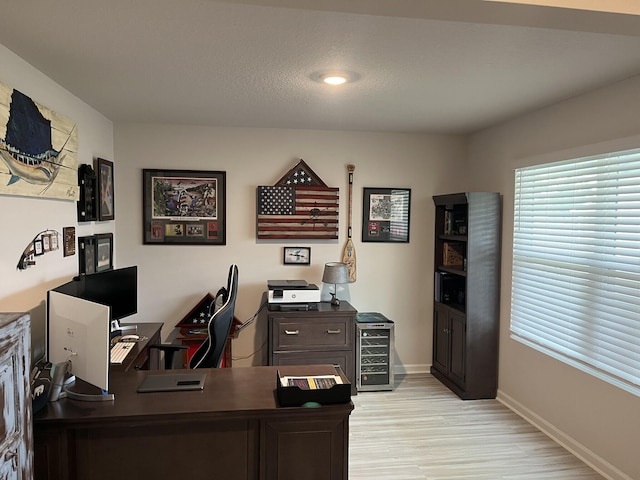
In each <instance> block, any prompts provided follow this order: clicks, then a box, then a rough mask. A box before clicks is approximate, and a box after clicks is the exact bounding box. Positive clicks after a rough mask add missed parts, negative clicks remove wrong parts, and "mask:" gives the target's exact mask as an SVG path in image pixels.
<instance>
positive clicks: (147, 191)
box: [142, 169, 227, 245]
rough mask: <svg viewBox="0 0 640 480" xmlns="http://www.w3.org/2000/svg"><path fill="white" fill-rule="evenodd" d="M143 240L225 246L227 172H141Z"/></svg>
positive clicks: (174, 243)
mask: <svg viewBox="0 0 640 480" xmlns="http://www.w3.org/2000/svg"><path fill="white" fill-rule="evenodd" d="M142 177H143V179H142V182H143V183H142V185H143V188H142V209H143V230H144V231H143V241H144V243H145V244H147V245H149V244H158V245H226V234H227V229H226V193H225V189H226V172H218V171H205V170H150V169H144V170H143V171H142Z"/></svg>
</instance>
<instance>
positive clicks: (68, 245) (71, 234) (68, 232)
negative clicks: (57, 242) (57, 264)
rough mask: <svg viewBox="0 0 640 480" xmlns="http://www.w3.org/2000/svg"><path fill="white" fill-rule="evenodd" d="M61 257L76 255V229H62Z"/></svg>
mask: <svg viewBox="0 0 640 480" xmlns="http://www.w3.org/2000/svg"><path fill="white" fill-rule="evenodd" d="M62 241H63V256H65V257H69V256H71V255H75V254H76V227H63V228H62Z"/></svg>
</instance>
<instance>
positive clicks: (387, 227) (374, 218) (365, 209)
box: [362, 187, 411, 243]
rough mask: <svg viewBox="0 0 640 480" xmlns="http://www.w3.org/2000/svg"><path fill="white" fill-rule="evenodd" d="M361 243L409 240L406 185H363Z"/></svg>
mask: <svg viewBox="0 0 640 480" xmlns="http://www.w3.org/2000/svg"><path fill="white" fill-rule="evenodd" d="M362 198H363V200H362V241H363V242H388V243H408V242H409V217H410V214H411V189H410V188H371V187H365V188H364V195H363V197H362Z"/></svg>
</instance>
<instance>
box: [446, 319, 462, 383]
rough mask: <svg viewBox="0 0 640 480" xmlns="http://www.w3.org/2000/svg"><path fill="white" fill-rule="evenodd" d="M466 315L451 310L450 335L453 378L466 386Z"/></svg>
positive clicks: (451, 373) (451, 372)
mask: <svg viewBox="0 0 640 480" xmlns="http://www.w3.org/2000/svg"><path fill="white" fill-rule="evenodd" d="M465 329H466V321H465V316H464V315H463V314H461V313H457V312H449V332H450V333H449V335H450V337H451V356H450V359H451V363H450V367H451V368H450V375H451V379H452V380H453V381H455V382H456V383H458V384H459V385H460V386H461V387H464V376H465V368H464V365H465V342H466V333H465Z"/></svg>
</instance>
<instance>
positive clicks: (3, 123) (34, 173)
mask: <svg viewBox="0 0 640 480" xmlns="http://www.w3.org/2000/svg"><path fill="white" fill-rule="evenodd" d="M77 151H78V134H77V127H76V124H75V123H74V122H72V121H71V120H69V119H68V118H66V117H65V116H63V115H61V114H59V113H56V112H54V111H53V110H50V109H48V108H47V107H44V106H42V105H39V104H38V103H36V102H34V101H33V100H32V99H31V98H30V97H28V96H27V95H25V94H24V93H22V92H20V91H18V90H15V89H13V88H11V87H9V86H7V85H5V84H3V83H0V160H1V161H0V194H6V195H22V196H32V197H41V198H58V199H65V200H78V196H79V194H78V193H79V189H78V174H77V172H78V160H77Z"/></svg>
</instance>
